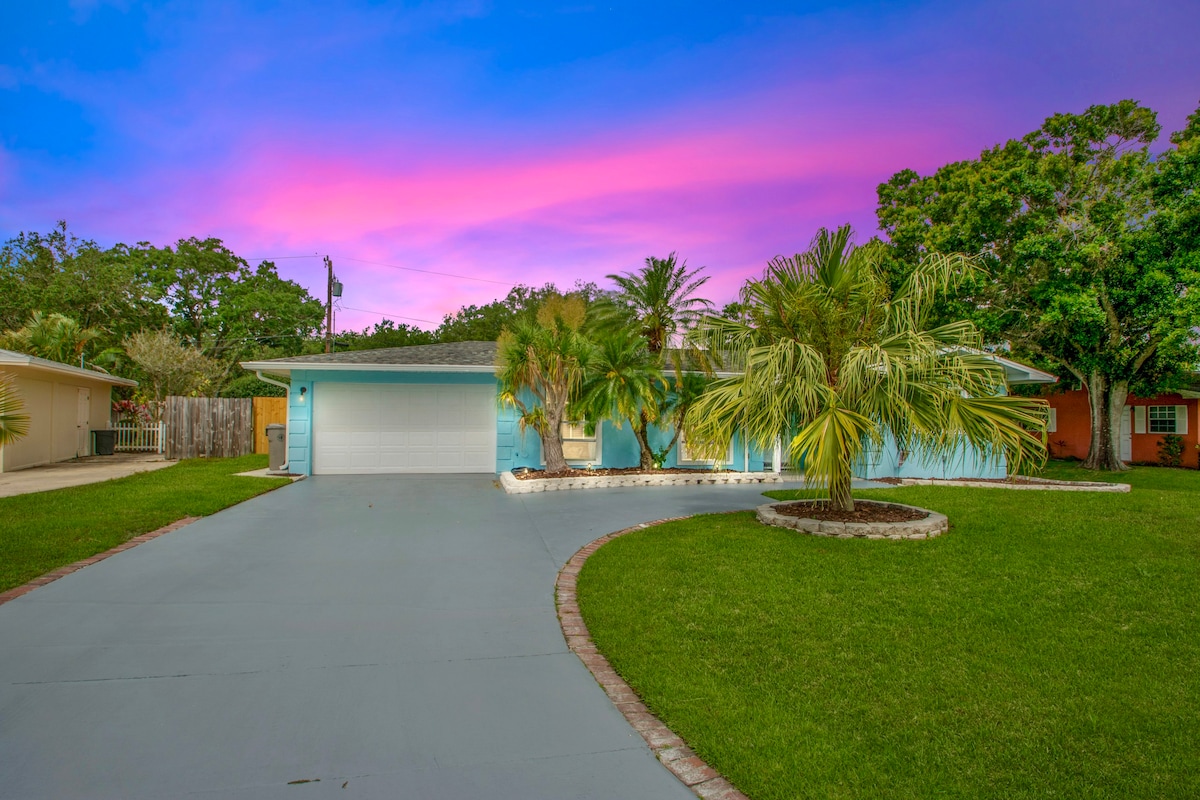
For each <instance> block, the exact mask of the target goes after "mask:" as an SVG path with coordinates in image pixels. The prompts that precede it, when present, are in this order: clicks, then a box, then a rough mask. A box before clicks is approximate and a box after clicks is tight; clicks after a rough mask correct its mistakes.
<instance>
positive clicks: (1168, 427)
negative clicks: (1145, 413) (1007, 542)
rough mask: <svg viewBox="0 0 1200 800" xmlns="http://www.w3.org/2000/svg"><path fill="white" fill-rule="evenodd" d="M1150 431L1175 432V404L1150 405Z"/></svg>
mask: <svg viewBox="0 0 1200 800" xmlns="http://www.w3.org/2000/svg"><path fill="white" fill-rule="evenodd" d="M1150 432H1151V433H1175V406H1150Z"/></svg>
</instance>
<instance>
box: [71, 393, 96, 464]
mask: <svg viewBox="0 0 1200 800" xmlns="http://www.w3.org/2000/svg"><path fill="white" fill-rule="evenodd" d="M67 396H68V397H70V395H67ZM91 429H92V390H91V389H80V390H79V410H78V411H77V412H76V414H75V457H76V458H79V457H80V456H86V455H87V454H88V452H89V448H88V445H89V444H91V442H89V441H88V439H90V438H91Z"/></svg>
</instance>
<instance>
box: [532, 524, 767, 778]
mask: <svg viewBox="0 0 1200 800" xmlns="http://www.w3.org/2000/svg"><path fill="white" fill-rule="evenodd" d="M679 519H687V517H669V518H667V519H659V520H655V521H654V522H643V523H642V524H640V525H634V526H633V527H632V528H625V529H624V530H620V531H616V532H615V533H610V534H608V535H607V536H601V537H600V538H599V539H597V540H595V541H594V542H592V543H591V544H588V545H585V546H584V547H582V548H580V550H579V552H577V553H576V554H575V555H573V556H571V560H570V561H568V562H567V563H566V565H565V566H564V567H563V568H562V570H560V571H559V573H558V581H557V582H556V584H555V596H556V601H557V605H558V622H559V624H560V625H562V632H563V636H564V637H565V638H566V640H567V647H569V648H570V649H571V652H573V653H575V655H577V656H579V660H580V661H582V662H583V663H584V665H585V666H586V667H587V668H588V669H589V670H591V673H592V676H593V677H595V679H596V682H597V683H599V684H600V687H601V688H602V689H604V692H605V694H607V695H608V697H609V699H610V700H612V701H613V704H614V705H615V706H616V707H617V709H618V710H619V711H620V712H621V713H622V714H624V715H625V719H626V720H628V722H629V724H630V725H632V726H633V729H634V730H636V731H637V732H638V733H640V734H641V735H642V738H643V739H645V740H646V744H647V745H649V746H650V750H651V751H653V752H654V755H655V757H657V758H658V760H659V761H661V762H662V764H663V766H665V767H666V768H667V769H669V770H671V772H672V773H673V774H674V775H675V777H676V778H679V780H681V781H683V783H684V784H685V785H686V786H687V787H688V788H689V789H691V790H692V791H693V792H695V793H696V794H697V795H698V796H700V797H702V798H704V799H705V800H748V799H747V797H746V795H744V794H742V793H741V792H739V791H738V790H737V789H736V788H735V787H734V785H733V784H732V783H730V782H729V781H727V780H725V778H723V777H721V774H720V773H718V772H717V771H716V770H715V769H713V768H712V767H710V766H709V765H708V764H706V763H704V761H703V760H702V759H701V758H700V757H699V756H698V755H696V754H695V753H694V752H693V751H692V749H691V748H690V747H688V746H687V745H686V744H684V741H683V739H680V738H679V737H678V736H676V735H675V733H674V732H673V731H672V730H671V729H670V728H668V727H667V726H666V725H664V724H663V723H662V722H661V721H660V720H659V719H658V717H656V716H654V715H653V714H651V713H650V709H648V708H647V707H646V705H645V703H643V702H642V701H641V699H640V698H639V697H638V696H637V693H636V692H634V691H633V689H631V688H629V684H627V683H626V682H625V681H624V680H622V679H621V676H620V675H618V674H617V673H616V671H615V670H614V669H613V668H612V666H611V665H610V664H609V663H608V659H606V658H605V657H604V656H602V655H600V651H598V650H597V649H596V645H595V644H594V643H593V642H592V636H591V634H590V633H589V632H588V629H587V625H585V624H584V622H583V615H582V614H580V613H579V601H578V598H577V597H576V595H575V585H576V580H577V579H578V577H579V571H580V570H581V569H583V562H585V561H587V560H588V557H589V556H590V555H591V554H592V553H594V552H596V551H597V550H599V549H600V548H601V547H602V546H603V545H604V544H605V543H607V542H610V541H612V540H613V539H615V538H617V537H618V536H624V535H625V534H627V533H633V532H634V531H640V530H644V529H646V528H649V527H650V526H652V525H659V524H662V523H664V522H673V521H675V520H679Z"/></svg>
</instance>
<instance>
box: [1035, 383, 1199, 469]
mask: <svg viewBox="0 0 1200 800" xmlns="http://www.w3.org/2000/svg"><path fill="white" fill-rule="evenodd" d="M1046 401H1047V402H1049V404H1050V407H1051V408H1053V409H1055V416H1056V418H1057V419H1056V422H1057V425H1056V430H1055V431H1054V432H1053V433H1050V434H1048V439H1049V442H1050V452H1051V455H1053V456H1054V457H1055V458H1078V459H1085V458H1087V454H1088V448H1089V447H1090V446H1091V438H1092V417H1091V407H1090V406H1089V404H1088V395H1087V392H1086V391H1085V390H1083V389H1075V390H1073V391H1069V392H1061V393H1058V394H1053V395H1050V396H1049V397H1047V398H1046ZM1125 405H1127V406H1129V407H1131V408H1133V407H1137V406H1185V407H1186V408H1187V433H1184V434H1180V435H1181V436H1182V437H1183V442H1184V444H1183V465H1184V466H1186V467H1200V451H1197V445H1198V444H1200V412H1198V409H1197V406H1198V405H1200V401H1197V400H1195V399H1185V398H1183V397H1182V396H1180V395H1178V394H1160V395H1157V396H1155V397H1150V398H1145V397H1130V398H1128V399H1127V400H1126V401H1125ZM1146 413H1148V412H1146ZM1130 429H1131V433H1130V444H1131V446H1130V453H1131V456H1130V461H1131V462H1132V463H1135V464H1138V463H1146V464H1157V463H1158V445H1159V442H1161V441H1162V439H1163V434H1158V433H1150V432H1149V425H1147V426H1146V432H1144V433H1138V432H1137V431H1136V430H1133V425H1132V424H1131V425H1130Z"/></svg>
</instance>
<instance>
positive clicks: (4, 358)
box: [0, 351, 138, 386]
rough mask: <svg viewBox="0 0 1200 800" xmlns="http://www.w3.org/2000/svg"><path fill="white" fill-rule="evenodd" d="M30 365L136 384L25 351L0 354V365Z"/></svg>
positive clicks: (117, 382) (75, 374)
mask: <svg viewBox="0 0 1200 800" xmlns="http://www.w3.org/2000/svg"><path fill="white" fill-rule="evenodd" d="M5 366H12V367H30V368H33V369H42V370H46V371H47V372H56V373H59V374H62V375H71V376H73V377H76V378H87V379H88V380H92V381H101V382H103V383H111V384H112V385H114V386H137V385H138V382H137V381H132V380H130V379H129V378H118V377H117V376H116V375H108V374H106V373H103V372H97V371H96V370H94V369H85V368H81V367H73V366H71V365H70V364H60V363H59V362H57V361H50V360H49V359H46V358H38V357H37V356H31V355H26V354H25V353H12V352H11V351H9V352H6V353H5V354H4V355H0V367H5Z"/></svg>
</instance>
